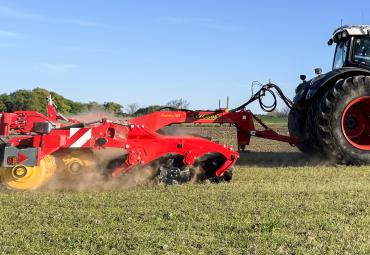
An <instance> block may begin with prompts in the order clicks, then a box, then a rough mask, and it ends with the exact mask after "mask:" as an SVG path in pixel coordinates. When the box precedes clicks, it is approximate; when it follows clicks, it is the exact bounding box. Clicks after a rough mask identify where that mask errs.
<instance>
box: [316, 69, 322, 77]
mask: <svg viewBox="0 0 370 255" xmlns="http://www.w3.org/2000/svg"><path fill="white" fill-rule="evenodd" d="M315 74H317V75H319V76H320V75H321V74H322V69H321V68H315Z"/></svg>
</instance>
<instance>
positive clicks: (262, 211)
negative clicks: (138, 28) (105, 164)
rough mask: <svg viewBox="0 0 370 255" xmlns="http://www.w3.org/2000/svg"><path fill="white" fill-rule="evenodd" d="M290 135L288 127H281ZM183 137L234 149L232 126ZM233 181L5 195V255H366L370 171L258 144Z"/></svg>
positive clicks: (1, 229) (0, 196) (0, 202)
mask: <svg viewBox="0 0 370 255" xmlns="http://www.w3.org/2000/svg"><path fill="white" fill-rule="evenodd" d="M274 126H275V127H276V128H277V129H278V130H279V131H280V133H287V129H286V127H284V125H279V124H275V125H274ZM184 132H187V133H189V132H190V133H197V134H200V135H203V136H213V137H216V139H217V140H219V141H220V142H223V143H229V144H235V139H234V137H235V135H234V134H235V130H234V129H233V128H229V127H203V128H200V127H192V128H186V130H185V131H184ZM251 143H252V144H251V146H250V147H249V148H248V149H249V150H250V151H251V152H245V153H242V154H241V158H240V160H239V163H238V166H237V169H236V174H235V178H234V179H233V180H232V181H231V182H230V183H226V184H218V185H217V184H188V185H181V186H170V187H165V186H155V187H136V188H131V189H128V190H124V191H105V192H91V191H90V192H66V191H64V192H61V191H54V192H33V193H20V192H9V191H3V192H2V193H0V206H1V209H0V218H1V224H0V233H1V234H0V251H1V252H2V253H4V254H16V253H18V254H62V253H65V254H369V253H370V214H369V212H370V196H369V195H370V169H369V168H368V167H345V166H336V165H333V164H331V163H329V162H326V161H323V160H322V159H318V158H314V157H307V156H305V155H303V154H301V153H299V152H298V151H297V150H296V149H295V148H293V147H290V146H289V145H286V144H282V143H279V142H273V141H267V140H262V139H252V142H251Z"/></svg>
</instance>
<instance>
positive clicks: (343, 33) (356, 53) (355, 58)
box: [328, 25, 370, 70]
mask: <svg viewBox="0 0 370 255" xmlns="http://www.w3.org/2000/svg"><path fill="white" fill-rule="evenodd" d="M333 43H335V44H336V45H337V46H336V50H335V55H334V61H333V70H334V69H340V68H343V67H358V68H365V69H369V70H370V25H359V26H343V27H340V28H338V29H337V30H335V31H334V33H333V37H332V38H331V39H330V40H329V42H328V44H329V45H332V44H333Z"/></svg>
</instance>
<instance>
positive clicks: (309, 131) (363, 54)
mask: <svg viewBox="0 0 370 255" xmlns="http://www.w3.org/2000/svg"><path fill="white" fill-rule="evenodd" d="M333 44H335V45H336V49H335V55H334V60H333V68H332V70H331V71H330V72H328V73H325V74H323V73H322V70H321V69H320V68H316V69H315V73H316V75H317V76H316V77H315V78H313V79H311V80H306V76H305V75H301V77H300V78H301V80H302V83H301V84H299V85H298V87H297V88H296V90H295V92H296V95H295V97H294V100H293V106H292V109H291V111H290V113H289V119H288V126H289V132H290V135H291V136H292V137H296V138H297V139H298V140H299V143H298V144H297V147H298V148H299V149H300V150H301V151H302V152H304V153H309V154H320V155H325V156H326V157H328V158H330V159H332V160H334V161H335V162H337V163H341V164H354V165H363V164H368V163H370V25H354V26H341V27H340V28H338V29H336V30H335V31H334V33H333V37H332V38H331V39H330V40H329V41H328V45H329V46H331V45H333Z"/></svg>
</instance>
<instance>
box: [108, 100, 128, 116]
mask: <svg viewBox="0 0 370 255" xmlns="http://www.w3.org/2000/svg"><path fill="white" fill-rule="evenodd" d="M103 106H104V110H105V111H107V112H110V113H113V114H114V115H117V116H124V113H123V110H122V109H123V106H122V105H120V104H117V103H114V102H105V103H104V104H103Z"/></svg>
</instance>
